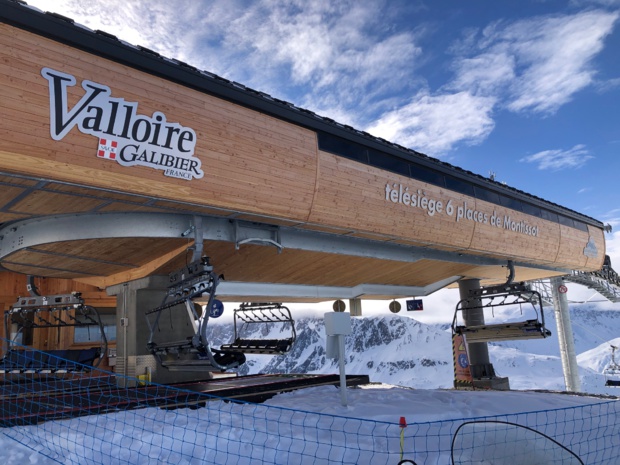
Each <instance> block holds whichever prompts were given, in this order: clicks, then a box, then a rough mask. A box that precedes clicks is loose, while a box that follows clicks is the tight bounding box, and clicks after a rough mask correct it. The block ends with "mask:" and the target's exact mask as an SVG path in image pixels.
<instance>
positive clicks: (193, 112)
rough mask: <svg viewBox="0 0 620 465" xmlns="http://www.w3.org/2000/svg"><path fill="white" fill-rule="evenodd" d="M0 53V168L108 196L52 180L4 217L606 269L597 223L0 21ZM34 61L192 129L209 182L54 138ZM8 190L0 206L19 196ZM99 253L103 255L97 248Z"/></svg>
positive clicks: (72, 94) (74, 94) (92, 144)
mask: <svg viewBox="0 0 620 465" xmlns="http://www.w3.org/2000/svg"><path fill="white" fill-rule="evenodd" d="M0 47H2V49H3V51H4V50H6V54H5V55H3V57H2V58H1V59H0V105H1V106H2V119H0V171H7V172H13V173H19V174H25V175H32V176H35V177H42V178H45V179H52V180H54V179H55V180H59V181H66V182H71V183H76V184H82V185H85V186H93V187H97V188H100V189H111V190H114V191H115V192H114V193H109V192H105V191H101V190H99V191H92V192H89V191H88V190H87V189H85V188H82V187H76V186H66V185H61V184H57V183H54V184H50V185H49V189H48V188H47V187H46V188H45V189H46V191H47V190H52V189H53V190H55V191H56V192H53V193H49V192H45V194H42V193H40V192H43V191H41V190H39V191H35V192H33V193H32V194H30V195H29V196H27V197H26V198H24V199H21V200H20V202H19V203H18V204H17V205H14V206H13V208H12V209H11V210H10V211H9V210H6V211H5V213H2V212H0V220H2V218H5V217H6V215H15V214H20V213H23V214H29V215H41V214H52V213H69V212H82V211H92V210H96V211H143V210H147V211H157V210H152V208H157V207H160V206H166V207H168V206H169V207H170V208H172V209H174V210H176V211H193V212H197V213H205V214H214V215H217V216H225V217H226V216H232V217H238V218H257V219H258V221H263V220H264V222H266V223H269V222H271V223H272V224H283V225H287V224H288V225H296V226H298V227H307V228H308V229H315V230H318V231H325V232H330V233H334V234H348V235H353V236H357V237H368V238H372V239H376V240H395V241H399V242H400V243H406V244H409V245H416V246H422V247H428V248H432V249H438V250H447V251H461V250H462V251H466V252H469V253H475V254H479V255H487V256H493V257H504V258H514V259H518V260H524V261H528V262H531V263H533V264H545V265H549V264H551V265H557V266H565V267H576V268H578V269H583V268H584V267H585V269H597V268H599V267H600V264H601V263H602V257H603V255H602V253H601V254H599V255H597V256H596V257H592V258H587V257H585V256H584V254H583V251H584V248H585V246H586V244H587V241H588V239H590V240H592V241H593V243H594V244H596V247H595V248H596V249H597V250H599V251H604V238H603V236H602V231H600V230H598V229H596V228H591V231H590V237H589V238H588V234H587V233H584V232H583V231H578V230H574V229H573V228H568V229H571V230H570V231H569V230H564V229H561V228H560V227H559V225H557V224H555V223H551V222H547V221H544V220H540V219H537V218H534V217H530V216H529V215H525V214H522V213H517V212H515V211H512V210H509V209H505V208H502V207H499V206H497V205H493V204H489V203H486V202H483V201H478V200H476V199H473V198H471V197H468V196H465V195H462V194H459V193H456V192H453V191H450V190H446V189H442V188H440V187H437V186H432V185H429V184H425V183H422V182H419V181H416V180H412V179H410V178H406V177H404V176H399V175H396V174H392V173H388V172H386V171H383V170H380V169H377V168H374V167H370V166H366V165H363V164H361V163H357V162H355V161H351V160H348V159H345V158H341V157H337V156H334V155H331V154H326V153H318V151H317V141H316V135H315V134H314V133H313V132H312V131H308V130H306V129H303V128H301V127H298V126H295V125H293V124H289V123H286V122H283V121H281V120H277V119H275V118H272V117H269V116H267V115H264V114H261V113H258V112H256V111H252V110H250V109H247V108H244V107H241V106H239V105H235V104H231V103H230V102H227V101H224V100H222V99H218V98H215V97H212V96H209V95H206V94H203V93H200V92H197V91H194V90H192V89H189V88H186V87H182V86H179V85H177V84H175V83H173V82H170V81H166V80H163V79H161V78H158V77H155V76H152V75H148V74H145V73H141V72H139V71H137V70H135V69H132V68H129V67H126V66H123V65H120V64H118V63H114V62H110V61H107V60H105V59H102V58H101V57H98V56H94V55H90V54H88V53H85V52H82V51H80V50H76V49H71V48H68V47H66V46H64V45H62V44H60V43H57V42H54V41H51V40H48V39H45V38H43V37H40V36H36V35H34V34H30V33H27V32H25V31H21V30H18V29H15V28H12V27H11V26H8V25H6V24H2V25H0ZM43 66H48V67H51V68H58V69H60V70H62V71H65V72H68V73H70V74H72V75H74V76H75V77H76V79H77V85H76V86H73V87H70V88H69V89H68V98H69V106H70V107H73V106H74V105H75V104H76V102H77V101H78V100H79V99H80V98H81V97H82V96H83V94H84V90H83V88H82V87H81V83H82V81H83V80H92V81H94V82H97V83H101V84H103V85H106V86H109V87H110V88H111V92H112V97H113V98H119V99H125V100H126V101H127V102H138V114H140V115H147V116H150V115H152V114H153V113H154V112H156V111H161V112H163V113H164V114H165V115H166V119H167V121H168V122H171V123H172V122H174V123H177V122H178V123H179V124H181V125H183V126H187V127H191V128H192V129H193V130H194V131H195V132H196V135H197V145H196V150H195V156H196V157H198V158H200V160H201V162H202V169H203V171H204V173H205V176H204V178H202V179H194V180H192V181H185V180H179V179H175V178H169V177H165V176H164V175H163V173H162V171H161V170H156V169H152V168H148V167H140V166H133V167H123V166H121V165H119V164H118V163H116V162H114V161H110V160H101V159H98V158H97V157H96V155H95V152H96V150H97V147H98V140H97V138H96V137H94V136H92V135H87V134H82V133H81V132H79V130H78V129H77V128H73V129H72V130H71V132H70V133H69V134H68V135H67V136H66V137H65V138H64V139H63V140H62V141H54V140H53V139H52V138H51V136H50V132H49V131H50V130H49V119H50V115H49V96H48V92H49V89H48V82H47V81H46V80H45V79H44V78H43V77H42V76H41V68H42V67H43ZM12 179H13V178H9V180H11V181H12ZM1 180H2V178H0V182H1ZM388 183H390V186H391V187H390V189H396V188H397V186H401V185H402V186H403V188H404V189H407V188H409V194H413V193H417V190H418V189H420V190H421V191H422V195H423V196H425V197H427V198H428V199H434V200H440V201H441V202H442V203H443V208H444V209H446V207H447V204H448V202H451V204H452V206H453V207H454V208H455V209H458V208H459V207H460V208H463V209H464V210H467V209H466V208H465V205H466V204H467V206H468V207H469V208H470V209H473V210H474V211H476V212H477V214H481V215H487V217H490V216H491V215H492V214H493V212H495V211H497V213H498V214H499V215H500V216H501V217H502V219H503V216H504V215H510V217H511V221H515V222H520V221H526V222H527V223H528V224H529V225H532V226H536V227H537V228H538V234H537V236H536V237H533V236H528V235H526V234H523V233H520V232H515V231H511V230H509V229H506V228H505V227H503V225H502V227H500V228H497V227H494V226H492V225H489V224H484V223H481V222H480V221H475V220H472V219H467V218H465V219H461V220H459V221H457V220H456V213H455V214H453V215H447V214H445V210H444V212H443V213H442V212H437V213H435V214H434V215H431V214H429V213H428V210H423V209H421V208H419V207H411V206H406V205H404V204H403V203H402V202H401V201H399V202H392V201H390V200H389V199H386V184H388ZM8 187H9V188H11V189H15V188H16V186H8ZM398 188H399V187H398ZM118 191H122V192H126V193H127V195H125V194H118V193H116V192H118ZM15 192H17V191H15ZM130 194H137V196H133V195H130ZM140 194H141V195H145V196H150V197H153V198H158V199H161V200H160V201H157V202H153V203H152V204H149V205H143V204H144V202H145V201H146V200H145V199H143V198H140V197H139V195H140ZM7 195H8V198H9V200H8V201H10V200H11V199H12V198H15V195H13V194H7ZM0 200H1V199H0ZM110 200H115V201H116V202H113V203H112V202H110ZM122 202H130V204H128V205H127V206H126V205H125V204H123V203H122ZM176 202H187V203H191V204H192V205H191V206H189V205H188V206H187V207H186V206H184V205H179V204H178V203H176ZM136 204H137V205H136ZM3 214H4V215H5V217H3V216H1V215H3ZM10 219H15V217H12V218H9V220H10ZM301 223H309V224H308V225H306V226H302V225H301ZM101 244H102V246H103V244H105V245H106V246H107V247H111V248H117V247H119V245H118V244H114V243H107V242H101ZM164 244H165V242H164ZM67 246H68V245H67ZM126 246H128V245H126ZM68 247H69V250H70V246H68ZM163 248H164V249H165V247H163ZM100 252H101V253H102V254H106V253H108V251H105V250H103V249H102V250H101V251H100ZM584 257H585V258H584ZM330 263H331V262H330ZM290 272H293V271H290Z"/></svg>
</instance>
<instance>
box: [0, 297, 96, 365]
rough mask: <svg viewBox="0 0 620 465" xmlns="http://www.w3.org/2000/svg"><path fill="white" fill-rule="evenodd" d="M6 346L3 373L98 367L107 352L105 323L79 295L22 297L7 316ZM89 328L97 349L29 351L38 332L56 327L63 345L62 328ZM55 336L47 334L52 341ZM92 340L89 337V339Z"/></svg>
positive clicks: (5, 317)
mask: <svg viewBox="0 0 620 465" xmlns="http://www.w3.org/2000/svg"><path fill="white" fill-rule="evenodd" d="M4 327H5V331H6V343H5V348H4V349H5V350H4V357H3V358H2V359H1V360H0V373H19V372H42V373H63V372H79V371H85V370H88V369H89V367H97V366H98V365H99V363H100V362H101V359H102V358H103V356H104V355H105V354H106V352H107V347H108V341H107V338H106V335H105V331H104V328H103V323H102V321H101V318H100V316H99V314H98V313H97V310H96V309H95V308H94V307H91V306H89V305H85V304H84V300H83V299H82V297H81V294H80V293H79V292H73V293H71V294H59V295H49V296H41V295H33V296H30V297H19V298H18V299H17V302H16V303H15V304H13V305H12V307H11V308H10V309H9V310H7V311H6V312H5V314H4ZM69 327H73V328H78V327H83V328H86V329H87V330H88V332H89V335H90V331H91V329H92V331H93V332H94V333H95V334H94V336H95V339H96V340H97V343H98V344H99V346H98V347H93V348H89V349H60V350H49V351H45V352H40V351H35V350H28V347H26V346H28V345H29V344H31V343H32V333H33V331H35V330H42V329H45V328H55V329H56V330H57V333H56V334H57V338H58V340H57V341H56V342H57V343H60V342H61V340H60V337H61V330H62V329H63V328H69ZM51 336H52V335H51V334H48V335H47V337H48V338H50V337H51ZM89 339H90V337H89Z"/></svg>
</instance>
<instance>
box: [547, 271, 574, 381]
mask: <svg viewBox="0 0 620 465" xmlns="http://www.w3.org/2000/svg"><path fill="white" fill-rule="evenodd" d="M550 281H551V292H552V294H553V307H554V309H555V320H556V326H557V330H558V343H559V345H560V356H561V358H562V370H563V371H564V383H565V385H566V390H567V391H569V392H580V391H581V379H580V378H579V366H578V365H577V355H576V353H575V338H574V336H573V327H572V325H571V321H570V313H569V309H568V297H567V296H566V285H565V284H564V279H563V278H561V277H559V278H551V280H550Z"/></svg>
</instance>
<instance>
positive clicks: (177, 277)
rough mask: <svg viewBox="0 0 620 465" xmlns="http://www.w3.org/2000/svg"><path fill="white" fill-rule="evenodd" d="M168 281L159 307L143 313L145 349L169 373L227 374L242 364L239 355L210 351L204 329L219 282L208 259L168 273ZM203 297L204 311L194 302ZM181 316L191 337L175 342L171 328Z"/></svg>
mask: <svg viewBox="0 0 620 465" xmlns="http://www.w3.org/2000/svg"><path fill="white" fill-rule="evenodd" d="M169 280H170V286H169V287H168V290H167V292H166V295H165V296H164V298H163V301H162V303H161V305H160V306H158V307H156V308H154V309H151V310H149V311H147V312H146V318H147V322H148V324H149V328H150V336H149V340H148V343H147V347H148V349H149V351H150V352H151V354H153V356H155V358H156V359H157V361H158V362H159V364H160V365H161V366H162V367H164V368H167V369H168V370H170V371H226V370H228V369H232V368H236V367H238V366H239V365H242V364H243V363H245V356H244V355H243V354H242V353H241V352H232V351H226V350H221V349H219V350H218V349H213V348H211V346H210V344H209V341H208V338H207V333H206V329H207V324H208V322H209V316H210V309H211V308H212V307H213V303H214V300H215V290H216V288H217V285H218V282H219V278H218V276H217V275H216V274H215V273H214V272H213V266H211V264H210V263H209V257H203V258H202V259H200V260H197V261H195V262H192V263H191V264H189V265H187V266H186V267H184V268H182V269H181V270H179V271H177V272H174V273H171V274H170V275H169ZM205 294H208V296H209V299H208V303H207V305H206V307H205V310H204V311H203V310H202V307H201V306H199V305H197V304H195V303H194V301H193V299H196V298H198V297H202V296H203V295H205ZM183 313H184V314H185V315H186V316H185V320H186V321H187V320H189V322H188V326H189V328H190V330H191V331H190V332H191V334H185V335H183V336H182V337H183V339H178V338H179V337H180V336H179V335H178V334H176V333H175V330H174V325H175V324H177V325H178V324H179V323H180V321H181V320H182V319H183V318H179V314H181V315H182V314H183ZM164 315H166V316H167V318H166V317H163V316H164ZM162 317H163V318H162ZM166 320H168V322H169V324H166Z"/></svg>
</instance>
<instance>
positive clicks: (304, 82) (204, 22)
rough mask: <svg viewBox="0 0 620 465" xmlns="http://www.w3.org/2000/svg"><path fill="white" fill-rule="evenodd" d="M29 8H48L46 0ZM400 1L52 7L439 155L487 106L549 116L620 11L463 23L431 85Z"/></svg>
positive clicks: (576, 83) (480, 127) (577, 82)
mask: <svg viewBox="0 0 620 465" xmlns="http://www.w3.org/2000/svg"><path fill="white" fill-rule="evenodd" d="M601 1H612V0H601ZM619 1H620V0H619ZM30 3H31V4H34V5H35V6H38V7H39V8H41V9H43V10H45V9H50V8H52V6H51V4H50V2H49V0H31V1H30ZM397 5H398V6H395V4H393V3H390V2H388V1H387V0H368V1H364V2H356V1H353V0H342V1H339V2H333V1H330V0H314V1H310V2H308V1H305V0H286V1H285V0H256V1H250V0H211V1H208V2H207V1H197V0H175V1H167V0H151V1H149V2H142V1H140V2H138V1H134V2H127V1H125V0H106V1H105V2H104V1H102V0H57V1H55V2H54V4H53V8H54V9H55V10H56V11H61V12H63V14H66V15H67V16H70V17H74V18H76V19H78V21H79V22H81V23H84V24H85V25H87V26H89V27H91V28H93V29H102V30H105V31H107V32H110V33H112V34H115V35H117V36H119V37H120V38H122V39H124V40H126V41H128V42H130V43H134V44H139V45H145V46H147V47H149V48H152V49H154V50H156V51H158V52H159V53H161V54H162V55H165V56H169V57H173V58H177V59H180V60H182V61H186V62H188V63H191V64H193V65H195V66H197V67H198V68H202V69H207V70H209V71H211V72H214V73H216V74H219V75H221V76H223V77H225V78H228V79H232V80H236V81H239V82H241V83H243V84H246V85H248V86H250V87H253V88H255V89H258V90H261V91H264V92H267V93H270V94H272V95H273V96H275V97H277V98H281V99H284V100H289V101H292V102H294V103H295V104H297V105H299V106H302V107H305V108H308V109H310V110H313V111H316V112H317V113H319V114H322V115H325V116H329V117H331V118H334V119H336V120H338V121H341V122H344V123H346V124H350V125H352V126H356V127H364V126H370V127H371V130H372V132H373V133H375V134H377V135H378V136H380V137H384V138H386V139H389V140H392V141H394V142H399V143H401V144H403V145H407V146H409V147H412V148H414V149H416V150H420V151H427V152H430V153H431V154H433V155H435V156H441V155H442V154H444V153H445V152H448V151H450V150H451V149H453V148H454V147H455V146H456V145H458V144H459V143H466V144H477V143H480V142H481V141H483V140H484V139H485V138H486V137H487V136H488V135H489V134H490V132H491V131H492V129H493V127H494V121H493V118H492V116H493V110H494V109H498V108H508V109H510V110H512V111H515V112H522V111H528V112H538V113H543V114H548V113H552V112H554V111H556V110H557V109H558V108H559V107H560V106H561V105H563V104H565V103H566V102H568V101H570V99H571V98H572V96H573V95H575V93H576V92H578V91H579V90H581V89H583V88H584V87H586V86H588V85H591V84H592V83H593V82H594V78H595V69H594V66H593V64H592V62H593V58H594V57H595V56H596V55H597V54H598V53H599V52H600V50H601V49H602V47H603V44H604V39H605V37H606V36H607V35H608V34H609V33H611V31H612V29H613V26H614V24H615V22H616V21H617V19H618V15H619V13H618V12H608V11H603V10H590V11H583V12H580V13H577V14H573V15H564V16H560V15H557V16H553V17H538V18H532V19H527V20H521V21H516V22H512V23H509V22H506V21H499V22H495V23H492V24H490V25H489V26H488V27H486V28H485V29H484V30H481V31H478V30H475V29H469V30H467V31H464V36H463V37H464V38H463V40H462V41H461V42H459V43H458V44H454V45H453V47H452V48H451V52H452V53H457V54H458V55H457V56H456V57H455V58H454V60H453V62H452V64H451V65H449V66H451V68H452V70H453V71H454V72H455V75H454V79H453V80H452V81H451V82H447V83H445V84H443V85H440V86H439V87H438V88H437V89H430V88H429V86H428V84H427V83H426V81H425V79H424V78H423V77H422V76H421V75H420V74H419V73H418V72H417V71H418V69H419V66H420V64H422V63H425V60H428V59H430V54H429V53H427V52H426V51H425V50H423V49H422V48H421V45H420V44H421V43H422V42H421V40H422V38H425V35H424V34H427V33H428V30H427V29H426V28H425V27H424V24H416V25H415V26H416V27H415V28H413V27H410V28H407V29H405V28H402V27H400V28H398V27H395V26H394V25H395V24H397V23H398V22H399V19H401V18H402V17H403V16H406V15H407V14H409V15H411V13H412V11H413V9H414V8H417V7H418V6H416V5H414V4H412V3H410V2H402V3H398V4H397ZM403 8H407V9H408V10H407V11H406V12H404V11H403ZM411 16H412V15H411ZM437 57H438V55H437V56H435V58H437ZM438 64H439V66H440V67H441V66H442V63H440V62H438ZM606 85H607V87H609V86H612V87H613V86H614V85H615V83H614V81H613V80H609V81H608V82H607V83H606ZM601 88H602V87H601ZM421 89H429V90H421ZM408 96H409V97H408ZM403 101H406V102H408V103H405V104H403ZM372 121H376V123H373V122H372Z"/></svg>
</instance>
